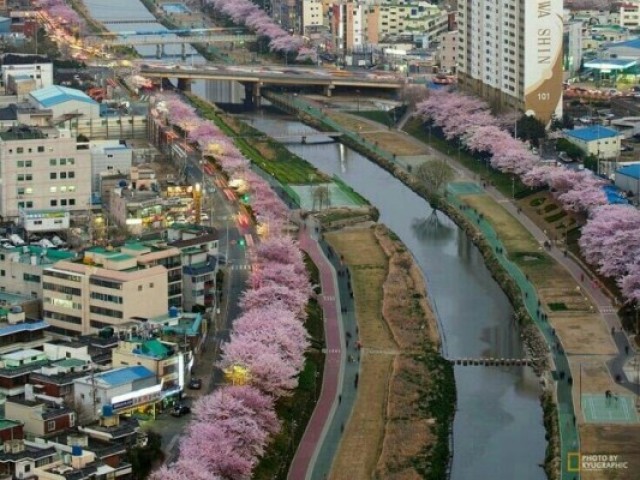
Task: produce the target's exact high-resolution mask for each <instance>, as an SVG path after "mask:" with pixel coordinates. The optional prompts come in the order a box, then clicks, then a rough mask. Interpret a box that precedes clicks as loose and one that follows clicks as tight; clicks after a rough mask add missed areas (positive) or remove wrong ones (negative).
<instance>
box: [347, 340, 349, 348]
mask: <svg viewBox="0 0 640 480" xmlns="http://www.w3.org/2000/svg"><path fill="white" fill-rule="evenodd" d="M346 343H347V348H349V339H348V338H347V340H346Z"/></svg>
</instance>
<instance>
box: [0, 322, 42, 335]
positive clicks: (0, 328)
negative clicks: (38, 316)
mask: <svg viewBox="0 0 640 480" xmlns="http://www.w3.org/2000/svg"><path fill="white" fill-rule="evenodd" d="M45 328H49V324H48V323H46V322H20V323H16V324H13V325H10V324H7V325H3V324H0V337H4V336H5V335H13V334H14V333H18V332H35V331H37V330H44V329H45Z"/></svg>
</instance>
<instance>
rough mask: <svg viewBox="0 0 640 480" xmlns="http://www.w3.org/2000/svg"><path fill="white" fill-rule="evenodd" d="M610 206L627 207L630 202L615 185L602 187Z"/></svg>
mask: <svg viewBox="0 0 640 480" xmlns="http://www.w3.org/2000/svg"><path fill="white" fill-rule="evenodd" d="M602 189H603V190H604V193H605V195H606V196H607V202H608V203H609V205H626V204H628V203H629V200H627V198H626V197H625V196H624V195H623V193H622V191H621V190H620V189H619V188H618V187H616V186H615V185H605V186H604V187H602Z"/></svg>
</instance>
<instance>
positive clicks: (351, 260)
mask: <svg viewBox="0 0 640 480" xmlns="http://www.w3.org/2000/svg"><path fill="white" fill-rule="evenodd" d="M325 238H326V240H327V241H328V242H329V244H331V246H332V247H333V249H334V250H335V251H336V252H338V253H340V254H341V255H343V256H344V259H345V262H346V263H347V264H348V265H349V267H350V269H351V277H352V285H353V295H354V300H355V304H356V318H357V322H358V328H359V330H360V340H361V341H362V344H363V345H364V346H365V347H366V348H374V349H381V350H389V349H391V350H395V349H396V348H397V345H396V344H395V342H394V340H393V338H392V336H391V332H390V331H389V327H388V326H387V324H386V323H385V321H384V319H383V318H382V295H383V289H382V286H383V283H384V280H385V278H386V275H387V257H386V256H385V254H384V252H383V251H382V249H381V248H380V245H379V244H378V242H377V240H376V238H375V236H374V234H373V231H372V230H371V229H354V230H345V231H342V232H330V233H326V234H325ZM394 358H395V355H367V354H364V355H363V356H362V358H361V365H360V368H361V370H360V382H359V386H358V397H357V399H356V403H355V405H354V409H353V412H352V415H351V420H350V421H349V423H348V425H347V426H346V428H345V432H344V435H343V437H342V441H341V444H340V448H339V450H338V454H337V456H336V458H335V459H334V462H333V467H332V469H331V476H330V478H332V479H345V480H347V479H353V478H371V476H372V473H373V471H374V469H375V467H376V463H377V461H378V456H379V454H380V449H381V448H382V441H383V439H384V426H385V423H386V414H385V410H386V405H387V394H388V389H389V380H390V378H391V372H392V365H393V360H394Z"/></svg>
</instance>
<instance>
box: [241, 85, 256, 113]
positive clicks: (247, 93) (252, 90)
mask: <svg viewBox="0 0 640 480" xmlns="http://www.w3.org/2000/svg"><path fill="white" fill-rule="evenodd" d="M259 106H260V85H259V84H257V83H245V84H244V107H245V108H246V109H248V110H253V109H254V108H257V107H259Z"/></svg>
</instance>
